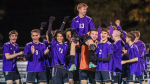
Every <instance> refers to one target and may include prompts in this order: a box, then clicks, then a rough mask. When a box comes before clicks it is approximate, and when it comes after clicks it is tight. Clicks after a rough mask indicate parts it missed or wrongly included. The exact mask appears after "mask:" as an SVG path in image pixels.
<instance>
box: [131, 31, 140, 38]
mask: <svg viewBox="0 0 150 84" xmlns="http://www.w3.org/2000/svg"><path fill="white" fill-rule="evenodd" d="M131 32H132V33H134V34H135V36H136V37H140V31H131Z"/></svg>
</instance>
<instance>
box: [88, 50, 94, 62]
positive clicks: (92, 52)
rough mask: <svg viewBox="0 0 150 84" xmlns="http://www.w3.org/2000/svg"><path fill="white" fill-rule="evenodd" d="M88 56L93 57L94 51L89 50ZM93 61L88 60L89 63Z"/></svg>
mask: <svg viewBox="0 0 150 84" xmlns="http://www.w3.org/2000/svg"><path fill="white" fill-rule="evenodd" d="M89 56H94V50H89ZM93 61H94V60H91V59H90V62H93Z"/></svg>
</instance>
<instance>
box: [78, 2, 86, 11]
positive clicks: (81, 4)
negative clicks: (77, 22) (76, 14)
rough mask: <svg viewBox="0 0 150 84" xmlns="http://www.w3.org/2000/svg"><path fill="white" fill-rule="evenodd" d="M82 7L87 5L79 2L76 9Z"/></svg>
mask: <svg viewBox="0 0 150 84" xmlns="http://www.w3.org/2000/svg"><path fill="white" fill-rule="evenodd" d="M82 7H86V8H88V6H87V5H86V4H85V3H79V4H78V5H77V10H79V9H81V8H82Z"/></svg>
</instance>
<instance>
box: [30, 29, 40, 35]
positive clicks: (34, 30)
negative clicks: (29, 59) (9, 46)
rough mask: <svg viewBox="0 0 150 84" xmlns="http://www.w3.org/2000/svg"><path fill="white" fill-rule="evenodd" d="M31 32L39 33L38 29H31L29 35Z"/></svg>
mask: <svg viewBox="0 0 150 84" xmlns="http://www.w3.org/2000/svg"><path fill="white" fill-rule="evenodd" d="M33 32H34V33H39V34H40V30H39V29H33V30H32V31H31V34H32V33H33Z"/></svg>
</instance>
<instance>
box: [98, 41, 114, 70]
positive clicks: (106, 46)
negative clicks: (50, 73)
mask: <svg viewBox="0 0 150 84" xmlns="http://www.w3.org/2000/svg"><path fill="white" fill-rule="evenodd" d="M112 48H113V46H112V44H111V43H110V42H109V41H107V42H105V43H102V42H101V43H99V44H98V45H97V48H96V54H98V57H99V58H106V57H107V55H108V54H113V50H112ZM111 69H112V59H111V60H110V61H109V62H105V61H97V68H96V70H98V71H111Z"/></svg>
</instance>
